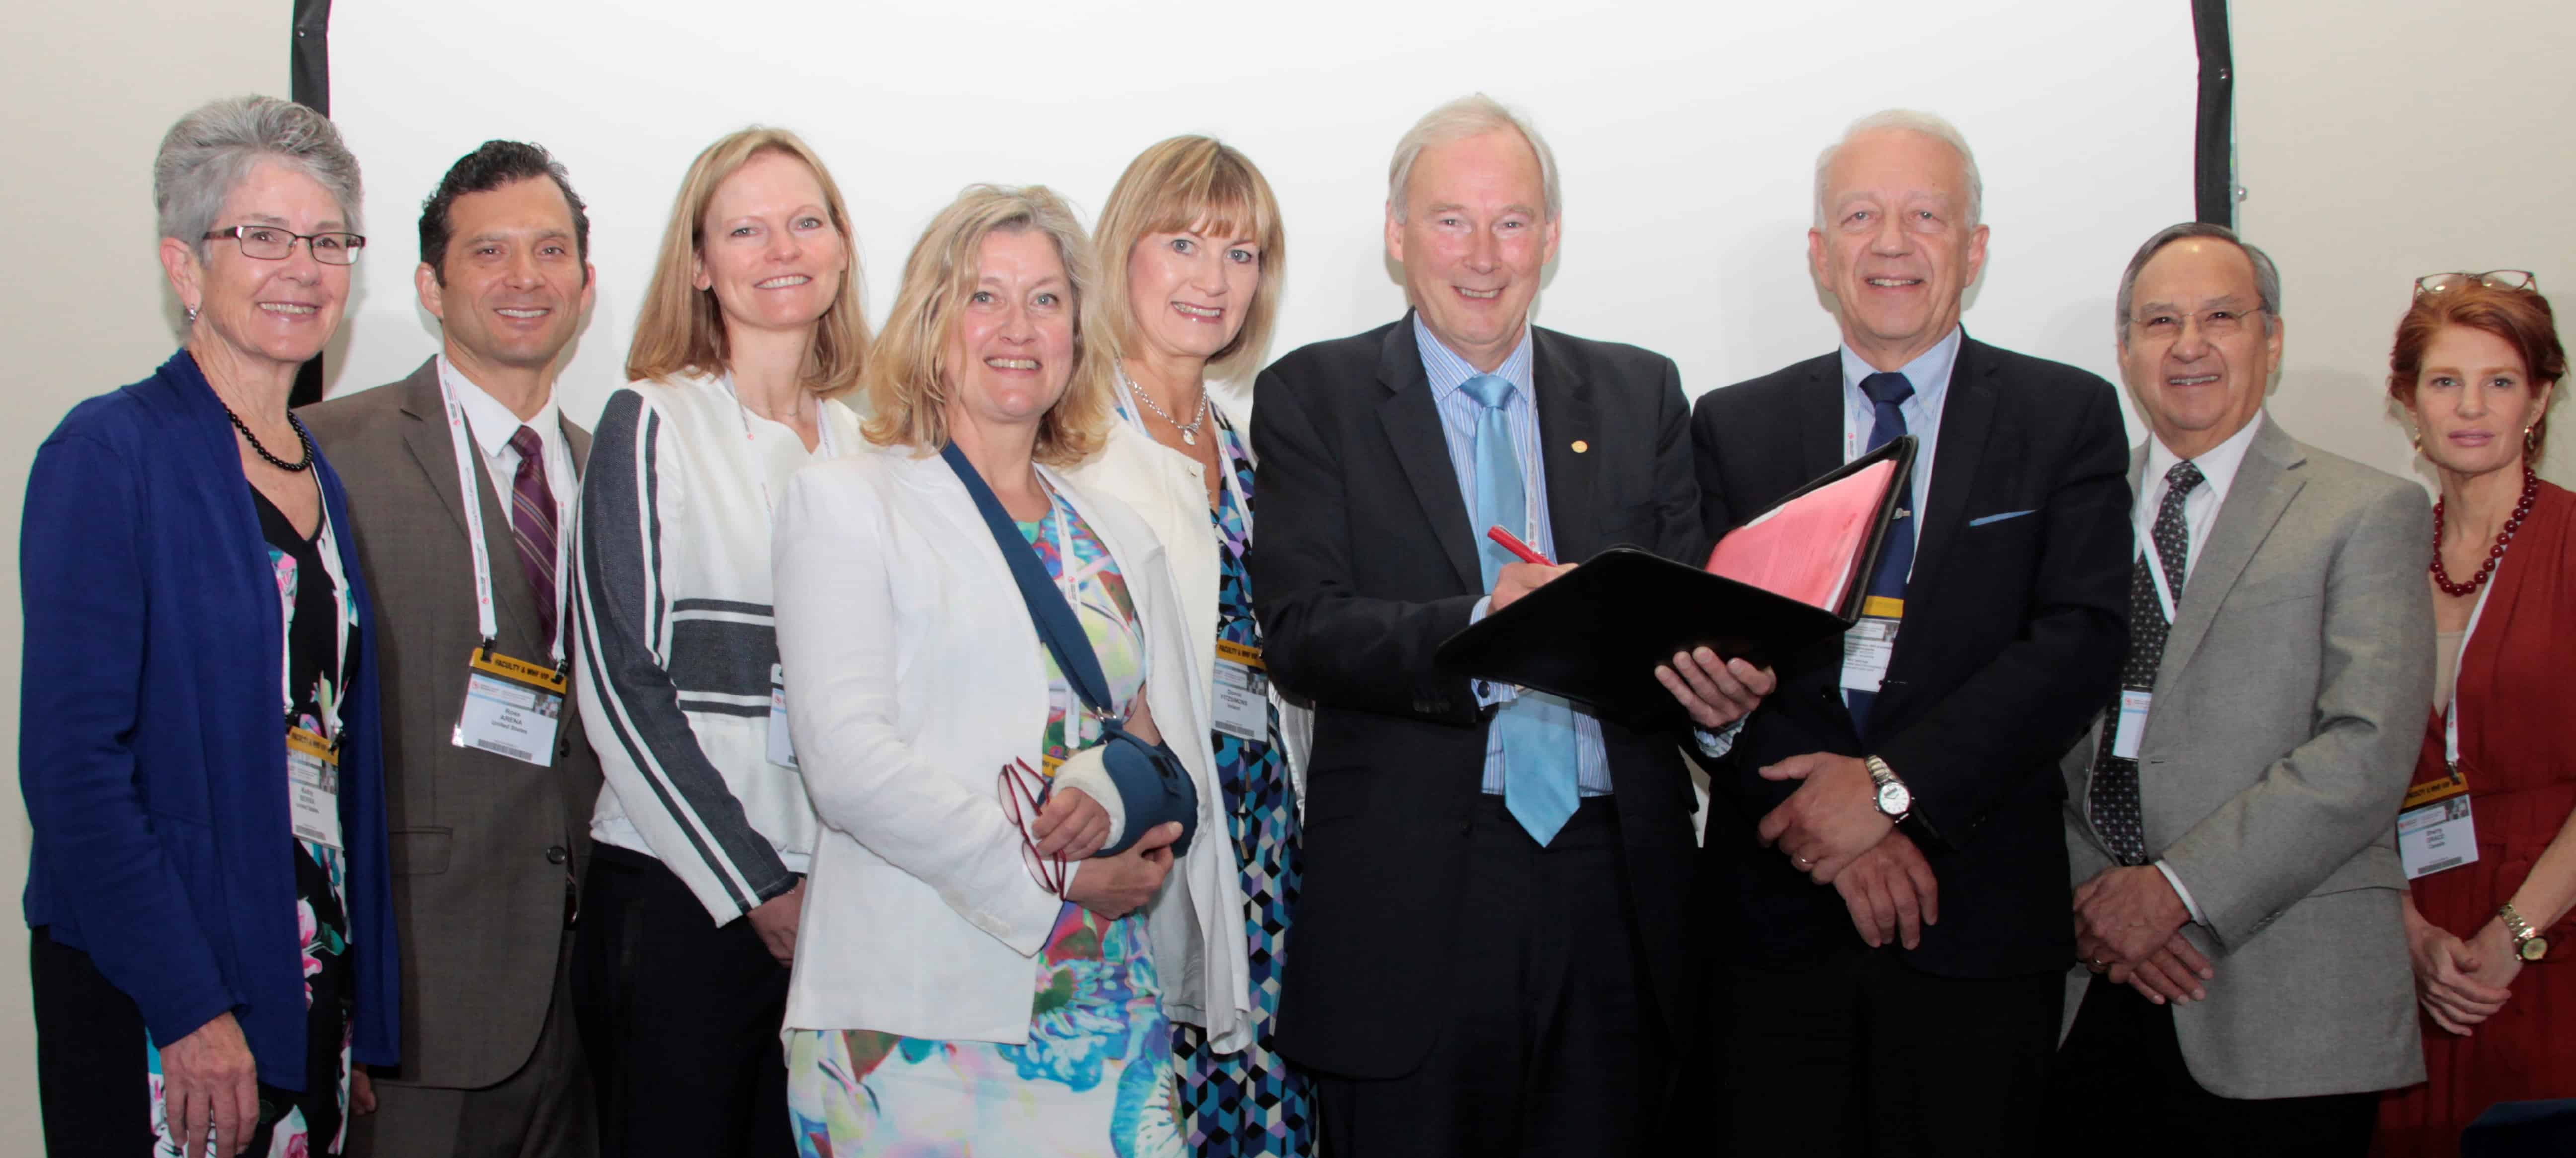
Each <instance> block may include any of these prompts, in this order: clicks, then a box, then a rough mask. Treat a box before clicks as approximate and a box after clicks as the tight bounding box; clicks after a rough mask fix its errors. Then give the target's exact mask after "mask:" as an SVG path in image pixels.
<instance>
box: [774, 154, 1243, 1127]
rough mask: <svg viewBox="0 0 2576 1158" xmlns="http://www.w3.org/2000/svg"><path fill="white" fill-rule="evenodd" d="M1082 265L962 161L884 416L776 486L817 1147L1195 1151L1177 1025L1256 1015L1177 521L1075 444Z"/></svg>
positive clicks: (1103, 417) (1084, 403)
mask: <svg viewBox="0 0 2576 1158" xmlns="http://www.w3.org/2000/svg"><path fill="white" fill-rule="evenodd" d="M1092 281H1093V275H1092V263H1091V257H1090V247H1089V241H1088V239H1087V238H1085V237H1084V236H1083V233H1082V229H1081V227H1080V226H1079V225H1078V224H1077V223H1076V222H1075V221H1074V218H1073V215H1072V212H1071V210H1069V209H1068V208H1066V207H1065V205H1064V203H1063V202H1062V201H1061V200H1060V199H1058V198H1057V197H1056V196H1055V195H1054V194H1052V193H1050V192H1048V191H1046V190H1045V189H1043V188H1027V189H997V188H992V187H985V186H979V187H975V188H971V189H969V190H967V191H966V192H965V193H964V194H963V195H961V196H960V197H959V199H958V200H957V201H956V202H955V203H954V204H952V205H950V206H949V207H948V208H947V209H946V210H944V211H942V212H941V213H940V215H939V216H938V218H937V219H936V220H934V221H933V222H932V223H931V225H930V228H929V230H928V231H927V233H926V234H925V236H924V237H923V238H922V240H921V243H920V244H919V246H917V247H916V248H915V250H914V251H913V254H912V257H911V259H910V261H909V262H908V263H907V264H906V267H905V270H904V279H903V289H902V293H901V296H900V297H899V298H898V300H897V301H896V304H895V307H894V312H893V316H892V317H891V318H890V319H889V320H888V322H887V324H886V327H885V330H884V332H883V333H882V334H881V335H880V337H879V344H878V346H877V350H876V353H875V355H874V357H873V358H872V359H871V361H870V362H869V364H868V367H867V370H866V378H865V380H866V384H867V387H868V391H869V399H870V402H871V403H872V405H873V409H874V411H875V415H874V417H873V418H872V419H871V420H870V423H869V425H868V427H867V430H866V433H867V438H868V441H869V442H870V443H871V444H872V445H871V446H870V447H869V448H867V449H866V450H865V451H863V452H861V453H859V454H856V455H853V456H850V457H849V458H846V459H843V460H841V461H839V462H835V463H831V464H827V465H822V466H817V467H813V468H809V469H807V470H805V471H803V472H801V473H800V474H798V475H797V477H796V479H795V480H794V482H793V483H791V484H790V486H789V488H788V491H787V495H786V499H785V502H784V503H783V505H782V507H781V509H780V512H779V516H778V519H779V522H778V534H777V555H776V584H777V606H778V623H779V654H780V658H781V660H782V662H783V663H784V664H785V665H786V677H787V681H788V683H789V684H790V685H791V686H794V687H795V688H796V689H797V692H796V695H795V697H794V698H793V699H792V701H791V702H790V705H789V722H790V726H791V729H792V732H793V734H794V737H795V742H796V751H797V754H798V757H799V762H800V764H801V766H802V768H803V772H804V776H805V780H806V788H807V791H808V792H809V794H810V795H811V796H812V797H813V800H814V805H815V810H816V813H817V815H818V816H819V817H820V818H821V820H822V822H823V828H824V831H823V834H822V836H821V839H820V842H819V844H818V847H817V849H816V852H815V857H814V865H813V872H812V875H811V876H810V877H809V878H808V882H807V889H808V896H807V898H806V904H805V912H804V916H803V921H802V924H801V926H800V929H799V934H798V940H797V946H796V955H795V973H794V976H793V978H792V979H791V981H790V987H789V997H788V1014H787V1031H786V1046H787V1055H788V1107H789V1113H790V1117H791V1121H792V1124H793V1127H794V1129H795V1133H796V1135H797V1142H798V1145H799V1147H800V1148H801V1149H802V1151H803V1152H804V1153H807V1154H814V1155H839V1156H847V1155H886V1154H923V1153H954V1152H967V1153H989V1154H1011V1155H1067V1156H1077V1155H1078V1156H1090V1155H1100V1156H1109V1155H1116V1156H1119V1158H1133V1156H1137V1155H1178V1154H1181V1153H1183V1147H1182V1143H1181V1139H1180V1135H1179V1127H1178V1121H1177V1114H1176V1109H1175V1105H1174V1101H1175V1088H1176V1083H1175V1080H1174V1069H1173V1057H1172V1032H1171V1022H1172V1021H1173V1020H1183V1021H1190V1022H1194V1023H1201V1024H1205V1025H1207V1027H1208V1030H1209V1032H1210V1033H1211V1035H1212V1036H1214V1037H1215V1038H1217V1039H1218V1040H1219V1041H1221V1042H1223V1043H1225V1044H1226V1046H1227V1048H1231V1049H1240V1048H1242V1043H1243V1042H1245V1041H1246V1040H1247V1039H1248V1038H1249V1037H1250V1032H1251V1031H1250V1009H1249V997H1248V992H1247V983H1246V980H1245V961H1244V957H1245V947H1244V943H1243V939H1242V936H1241V933H1240V929H1241V921H1242V912H1243V896H1242V891H1241V886H1240V884H1239V881H1238V878H1237V874H1236V873H1235V870H1234V863H1233V854H1232V852H1231V850H1230V845H1229V842H1228V841H1226V840H1224V839H1223V838H1222V836H1221V835H1218V834H1222V833H1223V832H1224V831H1225V830H1224V829H1223V828H1222V827H1221V825H1222V821H1221V820H1220V818H1219V816H1218V813H1217V806H1218V803H1219V802H1220V801H1221V800H1222V799H1223V797H1222V796H1221V795H1220V794H1219V792H1218V791H1217V787H1216V784H1215V781H1214V778H1213V775H1212V772H1211V764H1212V756H1211V753H1210V751H1209V749H1208V745H1207V740H1206V737H1207V735H1208V727H1209V723H1208V706H1207V702H1208V696H1207V689H1206V687H1205V686H1204V685H1201V684H1198V683H1196V682H1195V681H1193V680H1190V679H1188V678H1186V674H1187V673H1188V672H1190V671H1191V670H1192V668H1191V664H1190V660H1189V656H1188V652H1187V648H1188V642H1187V641H1188V638H1189V636H1188V633H1187V632H1186V631H1185V630H1184V629H1183V622H1182V612H1181V609H1180V608H1181V604H1180V602H1179V598H1178V595H1177V594H1176V592H1175V590H1174V586H1173V583H1172V581H1171V577H1170V572H1169V570H1168V568H1167V566H1166V565H1165V562H1164V557H1163V550H1162V547H1161V545H1160V544H1159V543H1158V542H1157V541H1156V540H1155V538H1154V536H1153V535H1152V533H1151V532H1150V531H1149V530H1148V529H1147V528H1146V527H1145V526H1144V524H1142V523H1141V522H1140V521H1139V520H1138V519H1137V518H1136V516H1135V515H1134V513H1133V512H1131V511H1129V510H1128V509H1127V508H1126V507H1125V506H1123V505H1121V504H1119V503H1117V502H1116V501H1114V500H1111V499H1108V498H1106V497H1104V496H1101V495H1098V494H1096V493H1092V492H1089V491H1086V490H1085V489H1083V488H1082V487H1081V486H1079V485H1078V484H1076V483H1074V482H1073V481H1071V480H1069V479H1068V478H1067V477H1066V476H1065V475H1064V474H1063V473H1061V470H1060V468H1061V467H1063V466H1066V465H1069V464H1070V463H1072V462H1074V461H1077V460H1079V459H1080V458H1082V457H1083V456H1085V455H1087V454H1089V453H1091V452H1092V451H1093V450H1094V449H1095V448H1097V447H1098V446H1099V444H1100V442H1101V439H1102V437H1103V435H1104V433H1105V431H1106V429H1107V427H1108V424H1109V423H1110V422H1111V421H1112V419H1111V413H1110V410H1111V393H1110V392H1111V390H1112V389H1113V388H1114V387H1113V380H1112V378H1111V374H1110V367H1109V366H1108V364H1107V358H1106V356H1105V353H1104V352H1103V351H1102V350H1101V349H1100V346H1099V344H1098V343H1097V342H1096V341H1095V340H1094V338H1093V336H1094V335H1096V334H1097V333H1098V332H1099V331H1098V329H1097V327H1096V326H1094V325H1092V324H1090V315H1091V312H1092V310H1093V309H1094V308H1095V307H1094V306H1093V305H1092V304H1091V302H1090V300H1089V296H1090V295H1089V294H1088V293H1087V292H1086V291H1089V290H1090V289H1091V288H1092ZM970 474H971V475H972V476H973V478H974V479H976V480H980V485H983V486H988V487H989V488H990V491H991V493H992V494H993V496H994V497H996V498H997V499H998V500H999V504H1000V506H1001V508H1002V509H1003V510H1004V511H1006V512H1007V514H1008V518H1009V520H1010V521H1011V522H1013V523H1015V524H1016V527H1015V528H1014V531H1013V538H1012V541H1009V542H998V541H997V540H996V537H995V533H994V530H993V528H992V526H991V525H990V524H988V523H987V522H986V520H985V517H984V515H983V514H982V513H981V511H980V510H979V508H978V506H977V500H976V498H975V497H974V494H973V492H972V491H971V490H970V489H969V480H968V476H969V475H970ZM1005 549H1008V550H1012V551H1020V550H1026V551H1029V552H1031V553H1032V554H1033V555H1034V557H1035V559H1036V560H1037V561H1038V563H1039V564H1040V565H1042V566H1043V568H1044V571H1045V574H1046V576H1047V579H1048V581H1049V583H1050V584H1051V585H1052V586H1053V588H1054V590H1053V591H1052V592H1042V593H1041V594H1042V596H1060V597H1061V598H1063V599H1064V600H1065V601H1066V603H1067V604H1069V605H1070V607H1071V609H1072V611H1073V612H1074V615H1075V618H1076V619H1077V620H1078V621H1079V622H1080V624H1081V626H1082V628H1083V631H1084V634H1085V635H1086V636H1087V637H1088V641H1089V643H1090V645H1091V649H1092V652H1093V654H1094V656H1095V657H1096V659H1097V660H1098V663H1099V667H1100V668H1101V670H1102V672H1103V674H1104V675H1105V676H1106V677H1107V682H1108V684H1109V698H1110V700H1111V701H1112V704H1113V706H1114V708H1115V710H1116V712H1117V714H1119V715H1122V716H1123V717H1124V719H1125V723H1126V726H1127V728H1128V730H1129V731H1131V732H1132V733H1134V734H1135V735H1137V736H1139V737H1141V738H1143V739H1145V740H1146V741H1147V742H1148V743H1152V742H1156V741H1158V740H1159V741H1163V742H1166V743H1167V744H1168V746H1169V747H1171V748H1173V749H1175V750H1176V751H1177V753H1178V755H1179V757H1180V759H1181V762H1182V763H1183V765H1184V766H1186V768H1187V769H1188V773H1189V777H1190V779H1191V781H1192V782H1193V783H1194V785H1195V787H1196V790H1197V796H1198V810H1197V814H1196V830H1197V833H1198V834H1200V835H1199V837H1198V838H1196V839H1193V840H1191V841H1190V842H1189V848H1188V850H1187V852H1186V853H1183V854H1180V855H1175V854H1176V851H1177V848H1176V846H1175V843H1174V842H1175V838H1176V837H1178V836H1179V835H1180V833H1181V829H1182V826H1181V825H1180V824H1178V823H1168V824H1162V825H1156V826H1153V827H1151V828H1150V829H1148V830H1145V831H1141V832H1135V833H1130V832H1127V831H1125V830H1126V828H1127V825H1126V823H1125V820H1126V812H1127V809H1126V802H1123V801H1121V800H1120V798H1119V794H1118V792H1117V791H1116V790H1115V788H1113V787H1112V786H1110V784H1109V782H1108V780H1107V778H1106V777H1105V776H1102V775H1099V774H1098V773H1097V770H1098V769H1099V767H1100V761H1099V760H1098V759H1097V758H1096V757H1092V756H1090V755H1089V754H1088V753H1087V752H1086V751H1085V750H1086V749H1091V748H1093V747H1095V746H1096V745H1097V744H1098V743H1099V741H1100V738H1101V732H1100V728H1099V725H1098V724H1097V723H1095V722H1094V721H1093V720H1091V719H1090V718H1089V716H1088V714H1087V713H1086V712H1085V711H1084V710H1083V709H1082V708H1081V706H1080V704H1079V702H1078V701H1077V699H1076V696H1075V694H1074V692H1073V691H1072V690H1071V688H1070V687H1069V685H1068V683H1067V680H1066V679H1065V678H1064V676H1063V675H1062V674H1060V673H1059V672H1058V671H1057V670H1056V664H1055V662H1054V660H1053V658H1052V656H1051V655H1050V654H1049V653H1048V652H1047V650H1046V649H1045V648H1044V647H1043V646H1042V645H1041V643H1040V641H1039V639H1038V636H1037V634H1036V632H1035V631H1034V629H1033V628H1032V626H1031V620H1030V615H1029V610H1028V607H1029V605H1028V604H1027V603H1026V602H1025V601H1024V600H1023V597H1022V595H1021V589H1020V587H1019V586H1018V585H1017V584H1016V583H1015V582H1014V580H1013V577H1012V573H1011V571H1010V569H1009V567H1010V564H1009V563H1008V562H1007V561H1006V557H1005V556H1004V555H1003V553H1002V552H1003V550H1005ZM1158 673H1173V676H1172V678H1157V677H1158ZM1059 768H1061V769H1062V770H1063V772H1062V778H1061V779H1053V780H1052V781H1051V791H1048V792H1046V793H1045V795H1044V797H1043V803H1030V802H1029V800H1030V797H1031V796H1035V795H1037V793H1038V792H1039V791H1041V790H1044V789H1046V788H1048V787H1049V786H1050V778H1052V777H1054V776H1055V775H1056V773H1057V771H1058V769H1059ZM1022 793H1027V795H1022ZM1209 837H1214V838H1213V839H1211V838H1209ZM1104 849H1107V850H1113V851H1112V852H1111V853H1108V854H1104V855H1094V854H1095V853H1102V852H1103V850H1104Z"/></svg>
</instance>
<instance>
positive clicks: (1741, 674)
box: [1485, 527, 1779, 731]
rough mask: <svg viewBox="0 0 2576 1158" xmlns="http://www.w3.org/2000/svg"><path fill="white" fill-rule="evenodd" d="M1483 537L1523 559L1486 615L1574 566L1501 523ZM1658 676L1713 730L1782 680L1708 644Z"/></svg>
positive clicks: (1660, 667)
mask: <svg viewBox="0 0 2576 1158" xmlns="http://www.w3.org/2000/svg"><path fill="white" fill-rule="evenodd" d="M1485 537H1486V538H1489V539H1492V540H1493V541H1495V542H1497V543H1500V544H1502V547H1503V549H1504V550H1506V551H1509V552H1511V553H1512V554H1513V555H1515V556H1518V557H1519V558H1520V560H1521V561H1520V562H1518V563H1508V564H1505V565H1504V566H1503V569H1502V570H1501V571H1500V572H1498V573H1496V574H1495V576H1494V593H1493V594H1492V595H1491V596H1490V597H1488V599H1487V601H1486V604H1485V613H1486V614H1488V615H1491V614H1493V613H1494V612H1497V611H1500V610H1502V609H1503V608H1504V607H1505V606H1507V605H1509V604H1511V603H1513V602H1516V601H1518V600H1519V599H1520V598H1521V597H1522V596H1524V595H1527V594H1529V593H1530V592H1532V591H1536V590H1538V589H1539V588H1541V587H1544V586H1546V585H1547V584H1548V583H1549V582H1550V581H1552V580H1554V579H1556V578H1557V577H1558V576H1561V575H1565V574H1567V573H1569V572H1571V571H1573V570H1574V568H1573V567H1571V566H1559V565H1557V564H1555V563H1552V562H1549V561H1548V557H1547V556H1545V555H1542V554H1539V553H1538V551H1537V550H1536V549H1534V548H1532V547H1531V546H1530V545H1529V544H1527V543H1524V542H1522V541H1521V540H1520V536H1518V535H1514V534H1512V533H1511V532H1510V531H1507V530H1504V529H1503V528H1501V527H1487V528H1485ZM1655 681H1656V682H1657V683H1660V684H1662V685H1664V688H1665V689H1666V690H1667V691H1670V692H1672V693H1673V701H1674V702H1675V703H1678V704H1680V705H1681V706H1682V711H1684V712H1686V713H1688V714H1689V715H1690V718H1691V722H1692V723H1693V724H1697V725H1698V726H1700V727H1702V728H1706V729H1708V730H1710V731H1716V730H1717V729H1719V728H1723V727H1725V726H1727V725H1729V724H1732V723H1734V722H1735V721H1737V720H1740V719H1743V718H1744V717H1746V716H1749V715H1752V714H1753V709H1755V708H1757V707H1760V706H1761V705H1762V697H1764V696H1767V695H1770V694H1771V689H1772V688H1774V687H1776V686H1778V684H1779V680H1778V679H1777V678H1776V677H1774V676H1773V675H1772V674H1771V669H1770V668H1767V667H1755V666H1753V665H1752V664H1749V663H1746V662H1744V661H1743V660H1740V659H1734V660H1730V659H1721V658H1719V656H1718V654H1717V653H1716V652H1714V651H1711V650H1709V649H1708V648H1705V647H1703V648H1699V649H1697V650H1696V652H1691V651H1677V652H1674V653H1673V659H1672V662H1671V663H1669V664H1657V665H1655Z"/></svg>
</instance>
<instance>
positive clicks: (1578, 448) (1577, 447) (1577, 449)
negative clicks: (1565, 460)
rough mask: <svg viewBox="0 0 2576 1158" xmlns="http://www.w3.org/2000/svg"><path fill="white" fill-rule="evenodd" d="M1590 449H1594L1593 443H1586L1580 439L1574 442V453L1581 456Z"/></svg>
mask: <svg viewBox="0 0 2576 1158" xmlns="http://www.w3.org/2000/svg"><path fill="white" fill-rule="evenodd" d="M1590 449H1592V444H1591V443H1588V442H1585V441H1583V440H1582V439H1580V438H1578V439H1575V440H1574V453H1576V454H1581V453H1583V452H1584V451H1587V450H1590Z"/></svg>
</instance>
